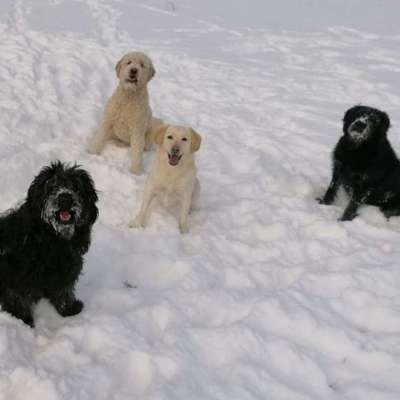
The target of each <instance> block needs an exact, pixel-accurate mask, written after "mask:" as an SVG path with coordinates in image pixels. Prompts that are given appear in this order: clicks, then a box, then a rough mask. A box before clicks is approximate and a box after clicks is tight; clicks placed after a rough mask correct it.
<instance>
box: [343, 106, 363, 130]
mask: <svg viewBox="0 0 400 400" xmlns="http://www.w3.org/2000/svg"><path fill="white" fill-rule="evenodd" d="M359 107H360V106H354V107H351V108H349V109H348V110H347V111H346V112H345V114H344V117H343V133H346V131H347V128H348V126H349V125H350V124H351V123H352V122H353V121H354V119H355V116H356V114H357V111H358V110H359Z"/></svg>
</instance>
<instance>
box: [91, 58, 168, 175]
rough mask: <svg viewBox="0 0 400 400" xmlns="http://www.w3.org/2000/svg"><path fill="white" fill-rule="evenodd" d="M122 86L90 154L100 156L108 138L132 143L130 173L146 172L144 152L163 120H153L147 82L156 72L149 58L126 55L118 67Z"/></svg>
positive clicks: (119, 87)
mask: <svg viewBox="0 0 400 400" xmlns="http://www.w3.org/2000/svg"><path fill="white" fill-rule="evenodd" d="M115 70H116V72H117V77H118V78H119V85H118V87H117V89H116V90H115V92H114V93H113V95H112V96H111V98H110V99H109V100H108V102H107V105H106V107H105V112H104V119H103V122H102V124H101V126H100V128H99V129H98V131H97V133H96V135H95V137H94V138H93V139H92V140H91V142H90V143H89V146H88V149H87V150H88V152H89V153H92V154H100V153H101V151H102V150H103V148H104V146H105V143H106V141H107V140H109V139H119V140H121V141H123V142H125V143H128V144H130V146H131V151H132V164H131V171H132V172H133V173H134V174H140V173H142V170H143V150H144V149H146V150H148V149H150V148H151V138H150V131H151V129H152V127H153V126H156V125H157V124H159V123H160V122H161V121H160V120H157V119H153V118H152V114H151V108H150V104H149V93H148V91H147V83H148V82H149V81H150V80H151V79H152V78H153V76H154V74H155V72H156V71H155V69H154V66H153V63H152V61H151V60H150V58H149V57H148V56H147V55H146V54H144V53H140V52H131V53H128V54H125V55H124V56H123V57H122V58H121V60H119V61H118V63H117V65H116V66H115Z"/></svg>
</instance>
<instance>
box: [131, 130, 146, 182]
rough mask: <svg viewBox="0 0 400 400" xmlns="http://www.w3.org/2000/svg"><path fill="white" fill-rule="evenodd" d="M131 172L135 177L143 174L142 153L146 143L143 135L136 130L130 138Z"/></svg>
mask: <svg viewBox="0 0 400 400" xmlns="http://www.w3.org/2000/svg"><path fill="white" fill-rule="evenodd" d="M130 143H131V154H132V161H131V171H132V172H133V173H134V174H135V175H140V174H141V173H142V172H143V151H144V146H145V143H146V139H145V133H144V132H140V131H139V130H137V131H136V132H133V134H132V136H131V140H130Z"/></svg>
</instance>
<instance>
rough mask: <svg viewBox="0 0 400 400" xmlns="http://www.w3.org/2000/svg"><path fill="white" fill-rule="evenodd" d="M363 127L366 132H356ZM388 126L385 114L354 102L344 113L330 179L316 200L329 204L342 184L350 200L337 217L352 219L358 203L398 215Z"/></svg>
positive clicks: (399, 197)
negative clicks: (323, 192) (323, 191)
mask: <svg viewBox="0 0 400 400" xmlns="http://www.w3.org/2000/svg"><path fill="white" fill-rule="evenodd" d="M358 121H361V122H358ZM356 124H358V126H357V125H356ZM365 126H368V133H367V134H365V135H364V134H361V133H357V132H358V131H359V132H363V131H364V128H365ZM389 127H390V119H389V117H388V115H387V114H386V113H385V112H383V111H380V110H377V109H375V108H371V107H367V106H361V105H358V106H354V107H352V108H350V109H349V110H347V112H346V113H345V115H344V118H343V136H342V137H341V138H340V140H339V142H338V144H337V145H336V147H335V150H334V152H333V173H332V180H331V183H330V185H329V187H328V189H327V191H326V193H325V195H324V197H323V198H322V199H319V201H320V203H321V204H332V203H333V201H334V200H335V196H336V193H337V191H338V189H339V187H340V186H343V188H344V189H345V191H346V192H347V194H348V195H349V197H350V201H349V204H348V205H347V207H346V209H345V211H344V213H343V215H342V217H341V218H340V220H342V221H348V220H352V219H353V218H355V217H356V216H357V210H358V208H359V206H360V205H362V204H369V205H374V206H377V207H379V208H380V210H381V211H382V212H383V213H384V215H385V216H386V217H387V218H389V217H391V216H393V215H400V161H399V160H398V158H397V156H396V153H395V152H394V150H393V149H392V146H391V145H390V142H389V140H388V138H387V131H388V129H389Z"/></svg>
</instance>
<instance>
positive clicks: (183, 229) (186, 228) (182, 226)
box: [179, 224, 189, 234]
mask: <svg viewBox="0 0 400 400" xmlns="http://www.w3.org/2000/svg"><path fill="white" fill-rule="evenodd" d="M179 230H180V231H181V233H182V234H186V233H189V225H188V224H179Z"/></svg>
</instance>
